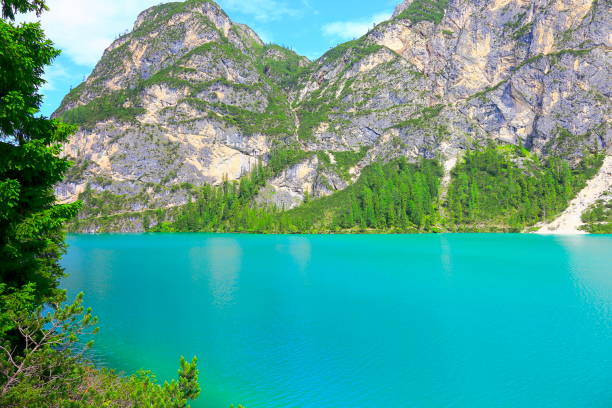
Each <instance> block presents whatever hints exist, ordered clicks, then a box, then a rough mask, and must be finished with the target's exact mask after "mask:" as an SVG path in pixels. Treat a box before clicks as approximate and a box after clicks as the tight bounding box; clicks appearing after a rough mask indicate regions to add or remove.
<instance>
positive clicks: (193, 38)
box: [56, 0, 612, 231]
mask: <svg viewBox="0 0 612 408" xmlns="http://www.w3.org/2000/svg"><path fill="white" fill-rule="evenodd" d="M609 26H610V5H609V4H608V2H601V1H591V0H588V1H587V0H551V1H543V0H534V1H526V0H495V1H480V0H471V1H468V0H408V1H405V2H404V3H402V4H400V5H398V7H397V9H396V12H395V14H394V16H393V18H392V19H391V20H389V21H386V22H384V23H382V24H379V25H378V26H376V27H375V28H374V29H373V30H371V31H370V32H369V33H368V34H366V35H365V36H363V37H362V38H360V39H357V40H354V41H351V42H348V43H345V44H342V45H340V46H338V47H336V48H334V49H332V50H330V51H329V52H327V53H326V54H325V55H323V56H322V57H321V58H320V59H319V60H317V61H315V62H310V61H308V60H306V59H305V58H303V57H300V56H298V55H296V54H295V53H293V52H291V51H290V50H286V49H284V48H282V47H278V46H275V45H264V44H262V42H261V40H260V39H259V38H258V37H257V35H256V34H255V33H254V32H253V31H252V30H250V29H249V28H248V27H246V26H244V25H239V24H235V23H233V22H231V21H230V19H229V18H228V17H227V15H225V13H224V12H223V11H222V10H221V9H220V8H219V7H218V6H217V5H216V4H215V3H213V2H212V1H206V0H189V1H187V2H184V3H169V4H166V5H161V6H157V7H153V8H151V9H149V10H146V11H145V12H143V13H142V14H141V15H140V16H139V18H138V20H137V22H136V24H135V27H134V30H133V31H132V32H131V33H129V34H126V35H125V36H122V37H121V38H119V39H118V40H117V41H115V43H114V44H113V45H111V47H109V49H108V50H107V51H106V52H105V55H104V57H103V58H102V60H101V61H100V63H99V64H98V65H97V66H96V68H95V70H94V72H93V73H92V75H91V76H90V77H89V78H88V79H87V81H86V82H85V83H83V84H82V85H80V86H79V87H77V88H76V89H75V90H74V91H73V92H71V93H70V94H69V95H68V96H67V97H66V98H65V100H64V102H63V103H62V106H61V107H60V109H59V110H58V112H56V116H58V117H61V118H63V119H64V120H67V121H71V122H74V123H77V124H80V125H81V126H82V129H81V131H80V132H79V133H78V134H77V135H76V136H75V137H74V138H73V141H72V142H71V143H70V144H69V145H68V146H67V149H66V152H67V154H68V155H69V156H71V157H73V158H74V159H75V162H76V163H77V165H76V166H75V168H74V170H73V172H72V173H71V175H70V177H69V179H68V180H67V182H66V183H64V184H62V185H60V186H58V192H59V193H60V196H61V197H62V198H63V199H65V200H67V201H69V200H74V199H76V198H77V196H78V195H79V194H81V196H82V198H86V199H87V200H86V203H85V210H84V212H83V214H82V217H83V218H91V219H92V221H91V222H90V223H89V224H87V223H85V224H81V225H88V226H86V227H81V228H82V229H85V230H89V231H95V230H96V229H98V223H97V222H96V221H95V220H96V217H99V216H108V215H112V214H116V215H117V214H130V216H129V217H127V218H125V217H124V218H123V219H122V220H121V221H119V222H115V223H113V224H112V227H111V229H119V230H140V229H142V228H143V225H142V220H141V219H140V217H138V216H137V215H134V213H135V212H139V211H143V210H146V209H157V208H168V207H174V206H177V205H182V204H184V203H186V202H188V201H190V200H191V198H190V197H191V196H192V191H193V186H200V185H203V184H215V185H218V184H219V183H221V182H222V181H223V180H225V179H227V180H236V179H239V178H240V177H241V176H243V175H245V174H247V173H248V172H249V171H251V170H252V169H254V167H255V166H256V164H257V163H259V162H261V163H267V162H268V161H270V160H275V156H276V157H282V158H284V159H286V160H285V161H284V162H283V165H282V166H280V167H278V171H275V172H273V173H271V174H270V176H271V178H270V179H269V180H268V181H267V183H265V186H264V187H263V188H262V189H261V191H260V192H259V194H258V195H257V196H256V198H254V202H257V203H258V205H260V206H262V205H274V206H276V207H279V208H285V209H287V208H293V207H295V206H298V205H300V203H301V202H302V201H303V200H304V197H305V196H307V197H315V198H316V197H322V196H326V195H329V194H332V193H333V192H334V191H336V190H341V189H344V188H346V187H347V186H348V185H350V184H351V183H353V182H354V181H356V180H357V178H358V177H359V175H360V174H361V171H362V170H363V169H364V168H365V167H366V166H368V165H370V164H372V163H376V162H387V161H389V160H392V159H394V158H397V157H408V158H409V159H410V160H412V161H417V160H418V159H419V158H421V157H424V158H438V157H440V158H441V159H443V160H445V161H449V162H451V161H453V160H455V159H456V158H457V157H460V156H461V155H462V154H463V153H462V152H464V151H466V150H469V149H472V148H473V147H474V146H477V145H482V144H483V143H487V142H490V141H493V142H495V143H502V144H503V143H509V144H515V145H520V146H524V147H526V148H527V149H529V150H530V151H532V152H533V153H535V154H537V155H538V156H540V157H542V158H544V159H545V158H547V157H553V156H559V157H563V158H565V159H567V160H568V161H569V162H570V163H572V164H573V165H577V164H578V163H579V162H580V160H581V159H582V157H583V156H584V155H585V154H586V152H589V151H590V152H593V151H599V152H607V153H608V154H609V153H610V152H612V150H611V148H610V146H611V142H612V134H611V133H610V126H609V118H610V103H609V97H610V89H611V87H610V75H609V73H610V58H609V51H610V42H611V39H610V37H609ZM277 161H278V160H277ZM448 170H450V169H447V171H448ZM447 178H448V175H447ZM158 221H161V220H158Z"/></svg>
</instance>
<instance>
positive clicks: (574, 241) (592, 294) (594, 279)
mask: <svg viewBox="0 0 612 408" xmlns="http://www.w3.org/2000/svg"><path fill="white" fill-rule="evenodd" d="M555 238H556V240H557V241H558V242H559V244H560V245H561V246H563V247H564V248H565V250H566V252H567V257H568V262H569V263H570V268H569V272H570V274H571V276H572V278H573V279H574V282H575V285H576V286H577V287H578V288H579V290H580V291H581V293H582V297H583V298H584V299H585V301H590V302H597V304H598V305H599V307H598V308H597V309H598V310H600V311H602V312H603V313H605V314H606V315H607V317H608V319H612V279H611V277H612V263H611V262H610V257H606V256H602V254H607V255H610V251H612V248H610V243H609V240H608V239H606V237H603V236H602V237H594V236H583V235H580V236H558V237H555ZM610 324H612V320H610Z"/></svg>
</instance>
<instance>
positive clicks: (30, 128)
mask: <svg viewBox="0 0 612 408" xmlns="http://www.w3.org/2000/svg"><path fill="white" fill-rule="evenodd" d="M11 4H22V6H23V7H25V6H24V5H23V4H25V3H22V2H19V3H13V2H3V6H5V7H7V6H10V5H11ZM36 4H38V3H36ZM22 6H18V7H17V8H16V9H15V10H16V11H20V10H22V8H21V7H22ZM0 44H2V47H1V48H0V158H2V159H1V160H0V197H1V198H2V200H0V282H2V283H4V284H6V285H7V286H8V287H9V288H12V289H16V288H20V287H22V286H23V285H25V284H27V283H28V282H33V283H36V289H37V293H36V296H37V301H40V302H43V301H45V300H48V299H50V298H55V297H58V296H61V292H60V291H58V290H57V279H58V278H59V277H60V276H62V269H61V268H60V266H59V265H58V263H57V257H58V256H59V255H60V254H61V253H62V251H63V248H64V244H63V235H62V224H63V222H64V221H66V220H68V219H70V218H72V217H73V216H74V215H75V214H76V212H77V210H78V204H71V205H56V204H55V197H54V195H53V186H54V185H55V184H57V183H58V182H60V181H61V180H62V178H63V176H64V174H65V172H66V170H67V169H68V167H69V166H70V163H69V162H68V161H67V160H65V159H62V158H60V157H58V155H59V152H60V150H61V143H63V142H65V141H66V139H67V137H68V136H69V135H70V134H71V133H72V132H73V131H74V128H73V127H71V126H67V125H65V124H63V123H60V122H58V121H55V120H49V119H48V118H45V117H43V116H37V115H36V112H37V111H38V107H39V106H40V103H41V96H40V94H39V93H38V89H39V88H40V86H42V84H43V83H44V80H43V78H42V76H43V67H44V66H45V65H47V64H50V63H51V61H52V60H53V59H54V58H55V57H56V56H57V54H58V52H57V51H56V50H55V49H54V48H53V46H52V44H51V42H50V41H48V40H47V39H46V38H45V36H44V33H43V32H42V30H41V28H40V25H39V24H22V25H20V26H15V25H13V24H12V23H10V22H7V21H5V20H0Z"/></svg>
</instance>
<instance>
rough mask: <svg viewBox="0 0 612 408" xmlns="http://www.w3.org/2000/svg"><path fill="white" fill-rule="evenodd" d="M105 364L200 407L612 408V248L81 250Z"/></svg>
mask: <svg viewBox="0 0 612 408" xmlns="http://www.w3.org/2000/svg"><path fill="white" fill-rule="evenodd" d="M68 242H69V244H70V248H69V251H68V253H67V254H66V256H65V257H64V260H63V264H64V266H65V267H66V269H67V271H68V273H69V274H70V276H69V277H68V278H67V279H65V281H64V283H63V286H64V287H65V288H67V289H68V290H69V292H70V293H71V294H74V293H76V292H78V291H85V292H86V303H87V304H88V305H89V306H91V307H93V308H94V310H95V312H96V314H97V315H98V316H99V317H100V319H101V326H102V330H101V332H100V334H99V336H98V339H97V344H96V359H97V360H98V361H99V363H100V364H104V365H108V366H111V367H114V368H118V369H120V370H124V371H127V372H133V371H135V370H137V369H139V368H145V367H146V368H150V369H152V370H153V371H155V372H156V373H157V374H158V376H159V377H160V378H162V379H167V378H172V377H174V376H175V374H176V370H177V367H178V357H179V355H181V354H183V355H185V356H192V355H193V354H197V355H198V357H199V360H200V368H201V380H202V384H203V394H202V397H201V398H200V401H198V402H197V403H194V404H192V406H193V407H194V408H227V407H228V406H229V404H231V403H234V404H235V403H242V404H245V405H246V406H247V408H269V407H271V408H274V407H303V408H328V407H329V408H336V407H338V408H340V407H347V408H348V407H351V408H382V407H386V408H395V407H398V408H404V407H406V408H408V407H416V408H441V407H454V408H480V407H483V408H484V407H486V408H495V407H500V408H501V407H504V408H507V407H512V408H513V407H521V408H523V407H536V408H544V407H551V408H552V407H554V408H566V407H567V408H581V407H585V408H599V407H601V408H610V407H612V236H580V237H542V236H534V235H488V234H481V235H476V234H475V235H470V234H466V235H463V234H457V235H407V236H385V235H374V236H372V235H368V236H356V235H348V236H344V235H339V236H250V235H206V234H158V235H99V236H83V235H71V236H70V237H69V240H68Z"/></svg>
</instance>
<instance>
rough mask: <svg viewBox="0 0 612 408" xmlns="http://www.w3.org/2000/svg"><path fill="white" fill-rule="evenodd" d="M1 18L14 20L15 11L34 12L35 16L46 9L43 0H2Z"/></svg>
mask: <svg viewBox="0 0 612 408" xmlns="http://www.w3.org/2000/svg"><path fill="white" fill-rule="evenodd" d="M0 3H1V4H2V18H5V19H7V20H14V19H15V13H28V12H34V13H35V14H36V15H37V16H39V15H40V13H42V11H43V10H47V6H46V4H45V2H44V0H2V1H1V2H0Z"/></svg>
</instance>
